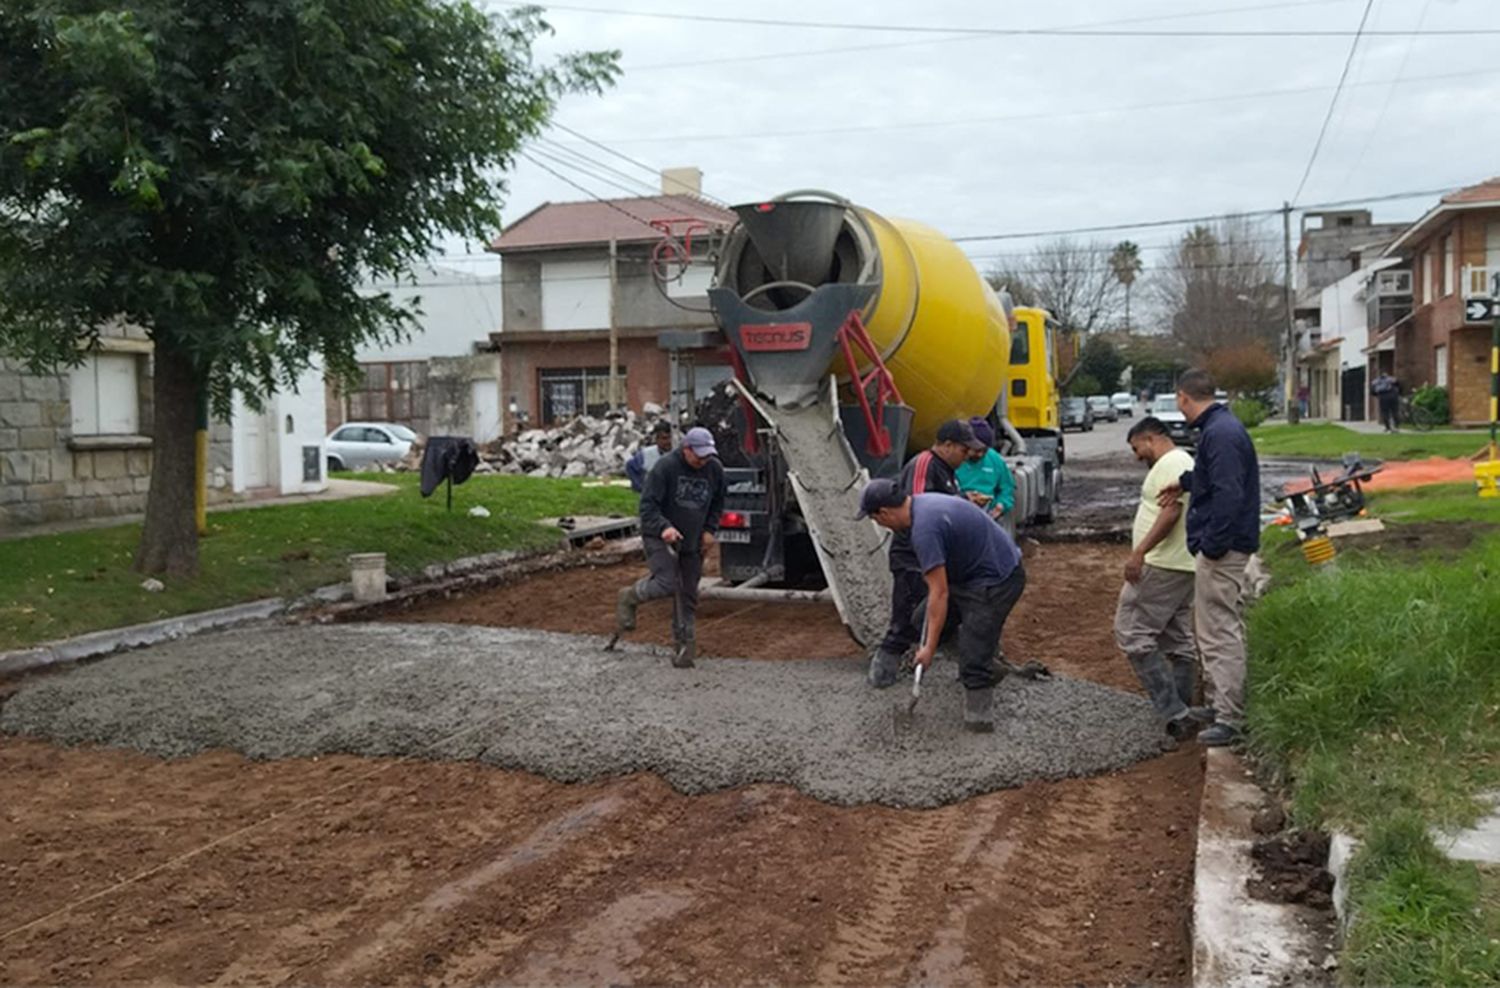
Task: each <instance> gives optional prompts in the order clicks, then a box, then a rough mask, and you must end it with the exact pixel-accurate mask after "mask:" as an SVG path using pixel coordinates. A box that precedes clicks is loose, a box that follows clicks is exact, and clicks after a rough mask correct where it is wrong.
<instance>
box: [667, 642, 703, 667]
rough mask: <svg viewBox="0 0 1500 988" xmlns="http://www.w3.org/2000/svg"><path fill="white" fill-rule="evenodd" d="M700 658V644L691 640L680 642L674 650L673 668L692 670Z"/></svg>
mask: <svg viewBox="0 0 1500 988" xmlns="http://www.w3.org/2000/svg"><path fill="white" fill-rule="evenodd" d="M697 657H698V643H697V642H695V641H693V640H692V639H691V638H689V639H688V640H687V641H683V642H678V643H677V644H676V645H675V646H673V648H672V667H673V668H674V669H691V668H693V660H694V659H696V658H697Z"/></svg>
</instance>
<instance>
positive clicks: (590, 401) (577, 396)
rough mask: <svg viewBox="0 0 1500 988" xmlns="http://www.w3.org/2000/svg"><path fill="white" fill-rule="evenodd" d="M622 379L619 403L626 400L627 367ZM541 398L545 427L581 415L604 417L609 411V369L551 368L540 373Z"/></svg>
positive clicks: (622, 369)
mask: <svg viewBox="0 0 1500 988" xmlns="http://www.w3.org/2000/svg"><path fill="white" fill-rule="evenodd" d="M615 373H616V374H617V375H618V376H619V379H620V400H621V401H623V400H624V399H625V368H624V367H619V368H617V369H616V371H615ZM538 374H539V380H538V383H539V385H540V387H539V389H538V390H539V391H540V393H541V396H542V422H541V424H542V425H553V424H555V423H558V422H564V421H567V420H568V419H571V418H576V417H577V416H579V415H603V414H604V413H605V412H607V411H609V368H607V367H550V368H547V369H546V370H542V371H539V372H538Z"/></svg>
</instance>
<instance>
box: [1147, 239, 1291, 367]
mask: <svg viewBox="0 0 1500 988" xmlns="http://www.w3.org/2000/svg"><path fill="white" fill-rule="evenodd" d="M1267 242H1268V238H1267V237H1266V234H1265V231H1264V229H1263V228H1262V227H1260V226H1257V225H1256V224H1253V223H1251V222H1249V221H1248V220H1243V219H1228V220H1223V221H1221V222H1219V223H1217V224H1215V225H1213V226H1197V227H1194V228H1193V229H1191V230H1189V231H1188V232H1187V233H1185V234H1184V235H1183V237H1182V239H1181V241H1180V242H1179V243H1178V245H1177V249H1176V250H1175V251H1174V252H1173V253H1172V255H1171V256H1170V258H1169V259H1168V260H1167V261H1166V263H1164V264H1163V265H1162V266H1161V267H1160V268H1158V269H1157V270H1155V271H1154V272H1153V274H1152V278H1151V283H1150V294H1151V298H1152V301H1153V302H1154V303H1155V304H1156V306H1157V308H1158V309H1159V310H1160V312H1161V315H1162V317H1163V319H1164V321H1165V323H1166V325H1167V326H1169V327H1170V331H1171V333H1172V335H1173V336H1174V337H1176V338H1177V339H1178V340H1179V341H1180V342H1181V343H1182V344H1183V345H1184V346H1186V347H1187V348H1188V349H1189V350H1190V351H1191V352H1192V353H1194V354H1195V355H1198V356H1199V357H1205V356H1207V355H1208V354H1210V353H1213V352H1214V351H1215V350H1218V349H1220V348H1223V347H1228V346H1240V345H1243V344H1248V343H1271V342H1273V341H1274V340H1275V339H1276V338H1277V336H1278V335H1279V333H1280V332H1281V330H1282V328H1283V323H1284V321H1285V315H1284V306H1283V302H1282V294H1281V282H1280V280H1279V268H1278V265H1277V264H1276V263H1275V262H1274V261H1273V260H1272V257H1271V254H1270V252H1269V251H1268V250H1267V249H1266V248H1265V244H1266V243H1267Z"/></svg>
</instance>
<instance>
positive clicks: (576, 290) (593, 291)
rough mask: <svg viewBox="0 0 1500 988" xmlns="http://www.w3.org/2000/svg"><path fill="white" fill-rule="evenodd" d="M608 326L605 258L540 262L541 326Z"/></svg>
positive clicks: (547, 328) (605, 327)
mask: <svg viewBox="0 0 1500 988" xmlns="http://www.w3.org/2000/svg"><path fill="white" fill-rule="evenodd" d="M608 328H609V259H608V258H601V259H599V260H589V261H547V262H545V263H543V264H542V329H545V330H567V329H608Z"/></svg>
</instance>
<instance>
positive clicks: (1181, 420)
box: [1147, 395, 1197, 446]
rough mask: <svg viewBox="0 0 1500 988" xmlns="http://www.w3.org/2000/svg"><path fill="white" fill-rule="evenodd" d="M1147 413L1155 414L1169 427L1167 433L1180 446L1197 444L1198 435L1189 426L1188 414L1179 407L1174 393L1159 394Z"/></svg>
mask: <svg viewBox="0 0 1500 988" xmlns="http://www.w3.org/2000/svg"><path fill="white" fill-rule="evenodd" d="M1147 413H1148V414H1150V415H1153V416H1155V417H1156V418H1157V419H1158V420H1159V421H1160V422H1161V424H1162V425H1164V426H1166V427H1167V435H1169V436H1171V437H1172V441H1173V442H1174V443H1176V444H1177V445H1179V446H1196V445H1197V437H1196V436H1194V435H1193V430H1192V429H1190V428H1188V423H1187V416H1186V415H1184V414H1182V412H1181V411H1180V410H1179V409H1178V407H1177V398H1176V396H1174V395H1159V396H1158V397H1157V399H1156V400H1155V401H1153V402H1152V403H1151V407H1150V408H1148V409H1147Z"/></svg>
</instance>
